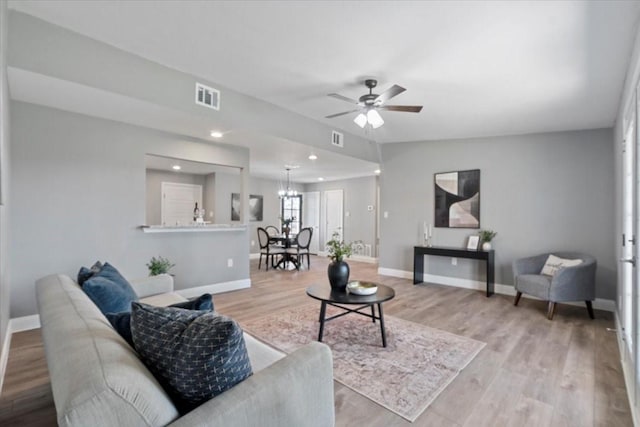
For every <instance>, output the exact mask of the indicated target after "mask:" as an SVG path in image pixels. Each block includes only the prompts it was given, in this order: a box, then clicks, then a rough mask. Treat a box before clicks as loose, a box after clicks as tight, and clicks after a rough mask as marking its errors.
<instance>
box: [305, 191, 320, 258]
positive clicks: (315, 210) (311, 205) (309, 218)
mask: <svg viewBox="0 0 640 427" xmlns="http://www.w3.org/2000/svg"><path fill="white" fill-rule="evenodd" d="M302 226H303V227H311V229H312V230H313V233H312V234H311V245H310V246H309V252H311V253H312V254H317V253H318V251H319V250H320V243H319V242H320V235H319V233H320V192H319V191H312V192H310V193H302Z"/></svg>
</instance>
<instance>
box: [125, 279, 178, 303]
mask: <svg viewBox="0 0 640 427" xmlns="http://www.w3.org/2000/svg"><path fill="white" fill-rule="evenodd" d="M129 283H131V286H132V287H133V290H134V291H136V294H137V295H138V297H139V298H144V297H148V296H151V295H157V294H164V293H167V292H173V276H171V275H169V274H158V275H157V276H149V277H145V278H143V279H135V280H130V281H129Z"/></svg>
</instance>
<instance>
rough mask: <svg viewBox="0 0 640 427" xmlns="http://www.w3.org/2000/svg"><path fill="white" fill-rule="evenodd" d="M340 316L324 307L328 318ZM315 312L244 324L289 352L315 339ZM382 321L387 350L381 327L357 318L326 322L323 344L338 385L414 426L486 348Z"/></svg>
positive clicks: (310, 307)
mask: <svg viewBox="0 0 640 427" xmlns="http://www.w3.org/2000/svg"><path fill="white" fill-rule="evenodd" d="M340 312H341V310H340V309H337V308H335V307H331V306H327V316H332V315H334V314H337V313H340ZM365 312H367V311H365ZM319 313H320V304H319V303H318V304H314V303H311V304H305V305H303V306H300V307H296V308H293V309H286V310H282V311H279V312H276V313H274V314H271V315H268V316H265V317H262V318H260V319H256V320H253V321H250V322H245V323H243V325H242V326H243V328H244V329H245V330H246V331H247V332H249V333H250V334H252V335H253V336H255V337H256V338H258V339H261V340H262V341H264V342H266V343H268V344H270V345H272V346H273V347H275V348H277V349H279V350H281V351H283V352H285V353H291V352H293V351H294V350H296V349H298V348H300V347H301V346H303V345H305V344H307V343H309V342H311V341H314V340H317V339H318V327H319V323H318V316H319ZM384 320H385V326H386V328H385V329H386V332H387V347H386V348H383V347H382V337H381V334H380V325H379V324H378V323H377V322H376V323H373V322H372V321H371V319H369V318H367V317H364V316H359V315H357V314H348V315H346V316H343V317H340V318H338V319H335V320H332V321H330V322H327V323H326V324H325V328H324V336H323V339H322V341H323V342H324V343H325V344H327V345H328V346H329V347H331V350H332V353H333V373H334V379H335V380H336V381H338V382H340V383H342V384H344V385H345V386H347V387H349V388H350V389H352V390H354V391H356V392H358V393H360V394H362V395H363V396H365V397H367V398H369V399H371V400H373V401H374V402H376V403H378V404H379V405H382V406H384V407H385V408H387V409H389V410H391V411H393V412H395V413H396V414H398V415H400V416H401V417H403V418H405V419H407V420H409V421H412V422H413V421H415V420H416V418H418V416H420V414H421V413H422V412H423V411H424V410H425V409H426V408H427V407H428V406H429V405H430V404H431V402H433V401H434V399H435V398H436V397H437V396H438V394H440V393H441V392H442V390H444V389H445V388H446V387H447V385H449V383H451V381H453V379H454V378H455V377H456V376H457V375H458V373H459V372H460V371H461V370H462V369H464V367H465V366H467V364H468V363H469V362H471V361H472V360H473V358H474V357H475V356H476V355H477V354H478V353H479V352H480V350H482V348H483V347H484V346H485V344H484V343H482V342H480V341H476V340H473V339H470V338H465V337H461V336H458V335H454V334H451V333H449V332H444V331H441V330H438V329H434V328H430V327H428V326H424V325H420V324H418V323H413V322H409V321H406V320H402V319H399V318H396V317H393V316H388V315H385V316H384Z"/></svg>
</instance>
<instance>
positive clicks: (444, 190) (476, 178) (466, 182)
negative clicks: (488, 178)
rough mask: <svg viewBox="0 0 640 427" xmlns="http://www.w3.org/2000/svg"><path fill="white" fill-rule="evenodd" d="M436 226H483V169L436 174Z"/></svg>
mask: <svg viewBox="0 0 640 427" xmlns="http://www.w3.org/2000/svg"><path fill="white" fill-rule="evenodd" d="M434 180H435V191H434V194H435V210H436V212H435V219H436V227H448V228H480V169H473V170H467V171H459V172H445V173H437V174H435V175H434Z"/></svg>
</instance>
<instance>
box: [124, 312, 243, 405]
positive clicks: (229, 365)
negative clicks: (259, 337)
mask: <svg viewBox="0 0 640 427" xmlns="http://www.w3.org/2000/svg"><path fill="white" fill-rule="evenodd" d="M131 334H132V336H133V342H134V344H135V348H136V351H137V352H138V354H139V355H140V358H141V360H142V361H143V362H144V363H145V365H146V366H147V367H148V368H149V370H150V371H151V372H152V373H153V374H154V375H155V376H156V378H157V379H158V381H159V382H160V383H161V384H162V385H163V386H164V387H165V389H166V390H167V392H168V393H169V394H170V395H171V396H172V398H173V400H174V403H175V404H176V407H177V408H178V409H179V410H180V412H181V413H186V412H189V411H190V410H192V409H194V408H195V407H197V406H198V405H200V404H202V403H204V402H206V401H207V400H209V399H211V398H212V397H215V396H217V395H219V394H221V393H223V392H224V391H226V390H228V389H230V388H231V387H233V386H235V385H236V384H238V383H239V382H241V381H243V380H245V379H246V378H248V377H249V376H250V375H251V374H252V370H251V363H250V361H249V355H248V354H247V348H246V346H245V342H244V337H243V335H242V329H241V328H240V326H239V325H238V324H237V323H236V322H235V321H234V320H232V319H230V318H228V317H226V316H222V315H220V314H218V313H215V312H205V311H193V310H184V309H179V308H174V307H153V306H150V305H147V304H141V303H138V302H134V303H133V304H132V310H131Z"/></svg>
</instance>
